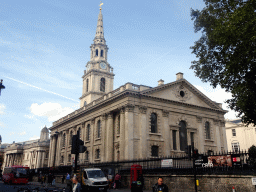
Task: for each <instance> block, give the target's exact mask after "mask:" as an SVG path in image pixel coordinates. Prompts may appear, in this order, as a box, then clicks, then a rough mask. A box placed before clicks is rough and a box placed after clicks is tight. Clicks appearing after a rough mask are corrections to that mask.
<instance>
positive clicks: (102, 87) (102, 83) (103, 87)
mask: <svg viewBox="0 0 256 192" xmlns="http://www.w3.org/2000/svg"><path fill="white" fill-rule="evenodd" d="M100 91H102V92H105V78H101V79H100Z"/></svg>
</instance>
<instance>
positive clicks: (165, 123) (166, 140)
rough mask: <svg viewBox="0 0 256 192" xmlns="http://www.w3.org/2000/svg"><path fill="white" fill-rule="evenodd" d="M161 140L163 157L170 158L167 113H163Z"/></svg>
mask: <svg viewBox="0 0 256 192" xmlns="http://www.w3.org/2000/svg"><path fill="white" fill-rule="evenodd" d="M162 133H163V139H164V150H163V155H164V156H170V154H171V153H170V152H171V148H170V141H171V138H170V127H169V112H168V111H163V132H162Z"/></svg>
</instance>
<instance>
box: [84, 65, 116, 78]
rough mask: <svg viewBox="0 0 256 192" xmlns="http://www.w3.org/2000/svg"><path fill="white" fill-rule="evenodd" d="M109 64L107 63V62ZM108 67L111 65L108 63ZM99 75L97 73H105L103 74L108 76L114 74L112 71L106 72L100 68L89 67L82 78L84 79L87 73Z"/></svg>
mask: <svg viewBox="0 0 256 192" xmlns="http://www.w3.org/2000/svg"><path fill="white" fill-rule="evenodd" d="M108 65H109V64H108ZM109 67H110V68H111V66H110V65H109ZM91 73H92V75H99V74H105V75H108V76H110V77H111V78H113V77H114V76H115V74H114V73H112V72H108V71H103V70H100V69H90V70H89V71H88V72H87V73H86V74H84V75H83V76H82V78H83V79H85V78H86V77H87V76H89V75H91Z"/></svg>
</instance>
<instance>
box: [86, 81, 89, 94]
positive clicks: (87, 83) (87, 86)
mask: <svg viewBox="0 0 256 192" xmlns="http://www.w3.org/2000/svg"><path fill="white" fill-rule="evenodd" d="M88 91H89V79H86V92H88Z"/></svg>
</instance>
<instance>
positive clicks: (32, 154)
mask: <svg viewBox="0 0 256 192" xmlns="http://www.w3.org/2000/svg"><path fill="white" fill-rule="evenodd" d="M49 146H50V140H49V131H48V129H47V128H46V127H44V128H43V129H42V130H41V135H40V139H37V140H31V141H25V142H22V143H12V144H9V145H7V147H6V148H5V150H4V164H3V167H9V166H13V165H23V166H28V167H29V168H31V169H35V168H42V167H47V166H48V158H49Z"/></svg>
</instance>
